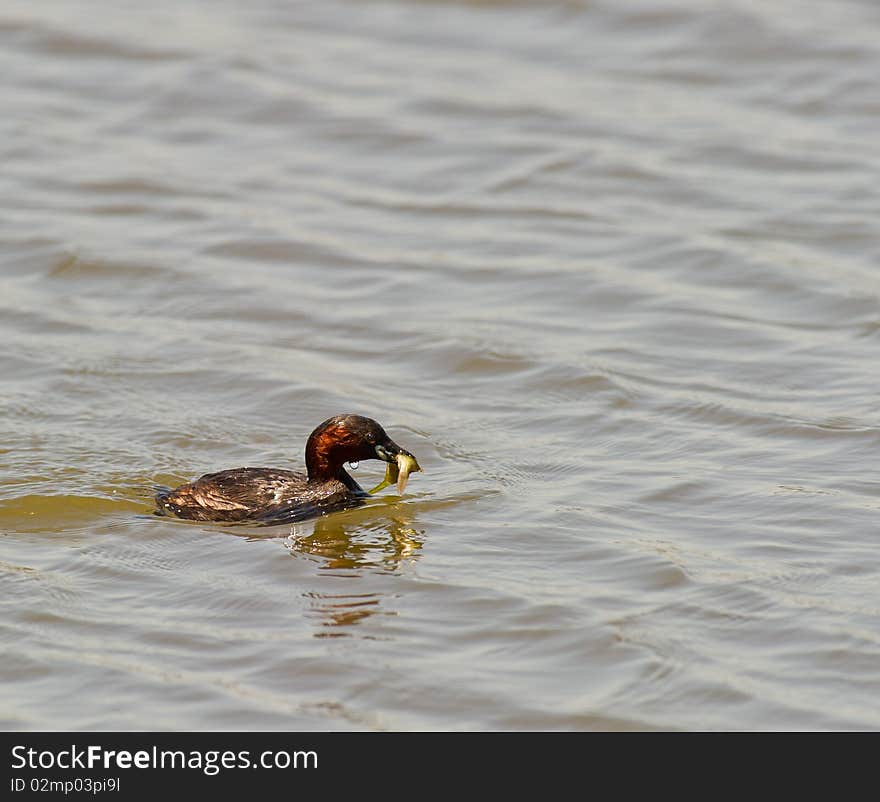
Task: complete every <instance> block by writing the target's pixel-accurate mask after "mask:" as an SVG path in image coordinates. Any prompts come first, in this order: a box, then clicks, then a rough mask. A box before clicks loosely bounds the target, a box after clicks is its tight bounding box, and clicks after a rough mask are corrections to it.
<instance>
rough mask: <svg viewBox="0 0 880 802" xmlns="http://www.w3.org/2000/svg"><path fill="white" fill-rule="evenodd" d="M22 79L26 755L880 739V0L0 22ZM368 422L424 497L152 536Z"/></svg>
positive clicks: (9, 123) (16, 675)
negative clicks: (215, 478) (106, 734)
mask: <svg viewBox="0 0 880 802" xmlns="http://www.w3.org/2000/svg"><path fill="white" fill-rule="evenodd" d="M0 75H2V76H3V77H2V79H0V97H2V106H3V110H4V111H3V114H2V116H0V159H2V165H3V167H2V170H0V207H2V213H0V271H2V283H0V290H2V292H0V337H2V342H3V348H2V351H0V382H2V391H0V410H2V416H0V427H2V432H0V532H2V537H0V587H2V594H0V599H2V611H0V612H2V616H0V642H2V649H3V660H2V661H0V689H2V690H0V725H2V726H3V727H4V728H6V729H64V728H71V729H96V728H99V729H300V728H314V729H373V728H376V729H381V728H389V729H594V728H603V729H608V728H610V729H617V728H664V729H666V728H685V729H694V728H722V729H743V728H755V729H792V728H794V729H825V728H870V729H876V728H880V587H878V584H880V583H878V574H880V525H878V523H880V478H878V476H877V475H876V473H877V466H878V455H880V409H878V385H880V382H878V379H880V372H878V367H877V365H878V360H877V356H878V349H880V247H878V236H877V233H878V230H877V221H878V219H880V181H878V178H880V175H878V170H880V137H878V135H877V134H878V114H880V94H878V86H880V84H878V80H877V77H878V75H880V6H878V4H877V3H875V2H873V0H864V2H856V1H855V0H838V2H833V3H816V4H809V10H808V11H806V10H805V6H804V4H803V3H799V2H793V0H790V1H786V0H776V1H775V2H765V3H756V2H749V1H748V0H734V1H733V2H729V3H726V4H722V5H719V4H717V3H713V2H708V1H705V2H699V1H698V0H679V1H678V2H672V3H653V2H624V3H618V2H610V0H607V1H605V2H581V3H578V2H569V3H540V2H534V3H529V2H524V3H504V2H486V3H464V2H460V3H453V2H450V3H441V2H404V1H403V0H401V2H388V3H379V2H377V3H371V2H341V1H340V0H328V1H327V2H321V3H305V2H303V3H296V2H270V0H260V1H259V2H251V3H246V4H245V3H211V4H205V3H199V2H194V1H192V0H190V1H187V0H183V1H181V0H175V1H174V2H171V1H170V0H158V2H154V3H150V4H142V3H133V2H132V3H120V2H95V0H89V2H85V1H84V0H83V2H70V1H69V0H66V1H65V2H55V1H53V0H45V1H44V2H40V3H32V2H25V1H24V0H3V2H2V4H0ZM339 412H358V413H362V414H367V415H370V416H373V417H375V418H377V419H378V420H379V421H380V422H381V423H383V424H384V425H385V426H386V428H387V429H388V431H389V433H390V434H391V436H392V437H394V439H395V440H397V441H398V442H399V443H401V444H402V445H403V446H405V447H407V448H409V449H410V450H411V451H413V452H414V453H415V454H416V455H417V456H418V458H419V461H420V462H421V464H422V466H423V467H424V469H425V473H424V474H419V475H417V476H414V477H413V479H412V480H411V482H410V485H409V487H408V489H407V493H406V495H405V497H403V498H402V499H398V498H397V497H396V496H395V495H394V494H393V493H390V494H386V495H384V496H382V497H381V498H378V499H376V500H375V501H373V502H372V503H371V504H370V505H369V506H368V507H366V508H364V509H359V510H354V511H350V512H346V513H342V514H339V515H334V516H331V517H329V518H327V519H324V520H321V521H319V522H317V523H314V522H312V523H305V524H298V525H296V526H287V527H280V528H273V529H262V530H260V529H250V530H249V529H246V528H229V527H222V526H211V525H201V524H199V525H193V524H190V523H186V522H178V521H174V520H169V519H162V518H157V517H155V516H152V515H150V511H151V505H150V501H149V498H150V493H151V488H152V486H153V485H155V484H160V483H167V484H170V483H173V482H177V481H182V480H185V479H188V478H191V477H193V476H195V475H198V474H200V473H203V472H206V471H208V470H218V469H221V468H229V467H235V466H238V465H243V464H264V465H276V466H278V467H297V466H300V465H301V464H302V450H303V445H304V443H305V438H306V437H307V435H308V433H309V432H310V431H311V429H312V428H313V427H314V426H315V425H316V424H317V423H318V422H320V421H321V420H323V419H324V418H326V417H328V416H329V415H332V414H336V413H339ZM383 467H384V466H382V465H380V464H379V463H376V462H373V463H365V464H362V465H361V466H360V468H359V469H358V471H357V473H356V476H357V477H358V478H359V479H360V480H361V481H362V483H363V484H367V483H368V482H370V483H373V482H376V481H378V480H379V478H380V477H381V475H382V469H383Z"/></svg>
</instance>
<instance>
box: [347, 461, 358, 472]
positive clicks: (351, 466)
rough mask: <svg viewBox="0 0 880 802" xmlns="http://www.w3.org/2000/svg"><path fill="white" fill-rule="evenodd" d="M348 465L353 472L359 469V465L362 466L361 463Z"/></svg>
mask: <svg viewBox="0 0 880 802" xmlns="http://www.w3.org/2000/svg"><path fill="white" fill-rule="evenodd" d="M348 465H349V467H350V468H351V469H352V470H353V471H356V470H357V469H358V465H360V463H359V462H349V463H348Z"/></svg>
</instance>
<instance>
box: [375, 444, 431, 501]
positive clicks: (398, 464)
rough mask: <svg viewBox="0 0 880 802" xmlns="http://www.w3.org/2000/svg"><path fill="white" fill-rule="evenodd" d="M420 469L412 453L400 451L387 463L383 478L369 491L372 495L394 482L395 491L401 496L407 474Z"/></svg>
mask: <svg viewBox="0 0 880 802" xmlns="http://www.w3.org/2000/svg"><path fill="white" fill-rule="evenodd" d="M421 470H422V468H421V466H420V465H419V463H418V462H416V458H415V457H414V456H413V455H412V454H406V453H400V454H398V455H397V458H396V461H395V462H389V463H388V467H387V468H386V469H385V478H384V479H383V480H382V481H381V482H380V483H379V484H377V485H376V486H375V487H374V488H373V489H372V490H370V491H369V492H370V495H371V496H372V495H374V494H376V493H378V492H379V491H380V490H383V489H384V488H386V487H388V486H389V485H393V484H394V483H395V482H396V483H397V492H398V494H399V495H401V496H402V495H403V491H404V489H405V488H406V483H407V482H408V481H409V475H410V474H411V473H418V472H419V471H421Z"/></svg>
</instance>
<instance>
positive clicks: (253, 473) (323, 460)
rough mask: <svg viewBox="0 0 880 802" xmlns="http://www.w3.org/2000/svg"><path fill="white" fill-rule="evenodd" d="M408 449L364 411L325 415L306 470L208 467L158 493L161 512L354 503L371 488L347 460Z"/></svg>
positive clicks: (201, 513) (318, 510)
mask: <svg viewBox="0 0 880 802" xmlns="http://www.w3.org/2000/svg"><path fill="white" fill-rule="evenodd" d="M398 455H406V457H409V458H410V459H411V460H412V464H413V465H416V468H415V470H418V467H417V463H416V462H415V458H414V457H413V456H412V454H410V453H409V452H408V451H405V450H404V449H402V448H401V447H400V446H399V445H397V443H395V442H394V441H393V440H392V439H391V438H390V437H388V435H387V434H385V430H384V429H383V428H382V427H381V426H380V425H379V424H378V423H376V421H374V420H371V419H370V418H364V417H361V416H360V415H337V416H336V417H333V418H330V419H328V420H325V421H324V422H323V423H322V424H321V425H320V426H319V427H318V428H317V429H315V431H313V432H312V434H311V436H310V437H309V439H308V442H307V443H306V469H307V470H308V475H305V474H303V473H298V472H295V471H285V470H278V469H276V468H233V469H232V470H228V471H220V472H219V473H208V474H205V475H204V476H202V477H201V478H200V479H197V480H196V481H194V482H190V483H188V484H185V485H181V486H180V487H178V488H176V489H175V490H163V491H160V492H159V493H157V494H156V502H157V503H158V505H159V510H160V511H161V512H170V513H173V514H174V515H176V516H177V517H178V518H189V519H190V520H195V521H256V522H258V523H281V522H288V521H296V520H303V519H305V518H313V517H315V516H318V515H325V514H326V513H328V512H333V511H335V510H342V509H348V508H350V507H356V506H358V505H359V504H362V503H363V500H364V499H365V498H367V497H368V494H367V493H366V492H365V491H364V490H363V489H362V488H361V487H360V485H358V483H357V482H356V481H355V480H354V479H352V477H351V476H349V475H348V473H346V471H345V469H344V468H343V465H344V464H345V463H346V462H360V461H361V460H367V459H380V460H383V461H384V462H389V463H393V462H395V461H397V458H398Z"/></svg>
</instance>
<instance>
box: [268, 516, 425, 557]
mask: <svg viewBox="0 0 880 802" xmlns="http://www.w3.org/2000/svg"><path fill="white" fill-rule="evenodd" d="M367 509H371V510H372V514H371V515H368V514H364V510H357V511H351V512H348V513H340V514H337V515H331V516H329V517H327V518H318V519H317V520H316V521H314V523H312V524H308V525H305V526H301V525H297V526H295V527H294V528H293V531H291V533H290V535H288V537H287V538H286V539H285V545H286V547H287V549H288V550H289V551H290V553H291V555H293V556H296V555H310V556H314V557H319V558H322V563H323V564H322V565H321V568H322V569H323V570H330V571H339V572H341V573H348V572H350V571H352V570H355V569H359V568H362V569H370V570H373V571H377V570H378V571H381V572H384V573H396V572H397V571H398V570H399V569H400V566H401V564H402V563H404V562H406V561H408V560H414V559H416V558H417V557H418V553H419V550H420V549H421V547H422V543H423V541H422V538H421V535H420V533H419V532H417V531H416V530H415V528H414V527H413V525H412V523H413V521H412V518H413V516H412V515H407V514H406V513H403V512H400V511H399V510H395V511H394V512H393V513H386V514H384V515H382V517H379V518H377V517H376V512H375V509H376V508H375V507H373V508H367Z"/></svg>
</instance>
